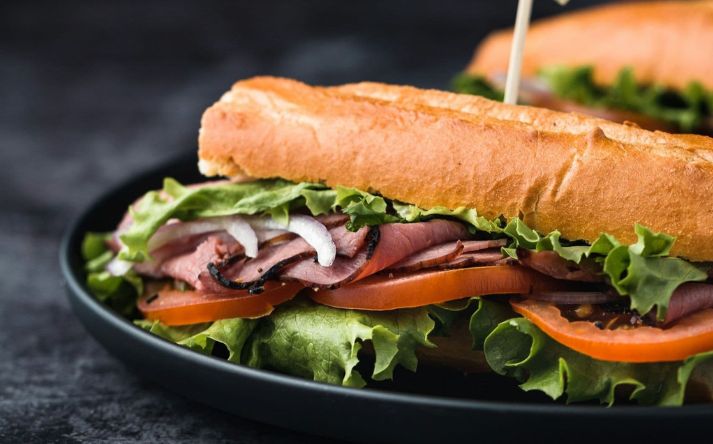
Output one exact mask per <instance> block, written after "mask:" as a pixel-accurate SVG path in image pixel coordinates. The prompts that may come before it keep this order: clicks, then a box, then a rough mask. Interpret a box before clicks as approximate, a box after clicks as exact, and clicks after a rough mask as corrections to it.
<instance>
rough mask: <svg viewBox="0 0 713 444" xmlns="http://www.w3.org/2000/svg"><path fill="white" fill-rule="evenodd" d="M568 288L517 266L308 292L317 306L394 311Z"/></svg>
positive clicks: (377, 279)
mask: <svg viewBox="0 0 713 444" xmlns="http://www.w3.org/2000/svg"><path fill="white" fill-rule="evenodd" d="M568 285H570V284H569V283H567V282H562V281H556V280H554V279H552V278H550V277H548V276H545V275H542V274H540V273H537V272H536V271H533V270H531V269H529V268H525V267H520V266H517V265H496V266H486V267H472V268H460V269H455V270H440V271H426V272H422V273H415V274H406V275H401V276H392V275H391V274H389V275H386V274H382V275H374V276H370V277H368V278H366V279H363V280H361V281H359V282H356V283H353V284H350V285H345V286H343V287H339V288H336V289H334V290H316V291H314V292H313V293H310V296H311V297H312V299H313V300H314V301H315V302H317V303H320V304H323V305H328V306H330V307H336V308H352V309H357V310H394V309H397V308H408V307H421V306H424V305H430V304H440V303H442V302H447V301H452V300H456V299H463V298H467V297H471V296H481V295H489V294H524V293H530V292H532V290H533V289H534V290H540V291H547V290H560V289H563V288H564V287H566V286H568Z"/></svg>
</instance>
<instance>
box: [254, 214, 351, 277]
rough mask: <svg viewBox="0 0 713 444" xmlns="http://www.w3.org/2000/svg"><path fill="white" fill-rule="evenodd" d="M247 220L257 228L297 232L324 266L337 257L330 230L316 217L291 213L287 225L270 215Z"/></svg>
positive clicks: (330, 263) (329, 264) (331, 262)
mask: <svg viewBox="0 0 713 444" xmlns="http://www.w3.org/2000/svg"><path fill="white" fill-rule="evenodd" d="M247 220H248V221H249V223H250V225H252V227H253V228H254V229H256V230H287V231H289V232H291V233H295V234H296V235H298V236H299V237H301V238H302V239H304V240H305V242H307V243H308V244H310V245H311V246H312V248H314V249H315V251H316V252H317V262H319V265H321V266H323V267H329V266H331V265H332V264H333V263H334V259H335V258H336V257H337V246H336V245H334V241H333V240H332V236H331V235H330V234H329V230H327V227H325V226H324V225H323V224H321V223H320V222H319V221H318V220H317V219H315V218H314V217H311V216H305V215H302V214H296V215H291V216H290V221H289V223H288V224H287V226H284V225H282V224H280V223H278V222H276V221H275V220H274V219H272V218H268V217H252V218H248V219H247Z"/></svg>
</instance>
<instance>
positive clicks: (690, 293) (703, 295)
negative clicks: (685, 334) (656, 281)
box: [664, 282, 713, 324]
mask: <svg viewBox="0 0 713 444" xmlns="http://www.w3.org/2000/svg"><path fill="white" fill-rule="evenodd" d="M706 308H713V285H712V284H702V283H698V282H687V283H685V284H681V285H679V287H678V288H676V291H674V292H673V295H672V296H671V301H670V302H669V305H668V310H667V311H666V318H665V320H664V324H670V323H672V322H675V321H677V320H679V319H681V318H684V317H686V316H688V315H690V314H693V313H695V312H697V311H700V310H705V309H706Z"/></svg>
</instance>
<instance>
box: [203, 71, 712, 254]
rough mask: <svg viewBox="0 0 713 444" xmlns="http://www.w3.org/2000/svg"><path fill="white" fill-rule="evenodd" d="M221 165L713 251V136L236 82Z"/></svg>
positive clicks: (409, 94) (213, 131) (444, 98)
mask: <svg viewBox="0 0 713 444" xmlns="http://www.w3.org/2000/svg"><path fill="white" fill-rule="evenodd" d="M199 145H200V150H199V157H200V168H201V170H202V172H203V173H204V174H207V175H225V176H237V175H241V174H247V175H249V176H253V177H283V178H286V179H289V180H293V181H315V182H317V181H318V182H323V183H325V184H327V185H329V186H336V185H343V186H350V187H356V188H360V189H365V190H372V191H376V192H379V193H381V194H382V195H384V196H386V197H388V198H392V199H396V200H400V201H404V202H409V203H413V204H416V205H419V206H421V207H424V208H430V207H434V206H439V205H441V206H446V207H449V208H456V207H459V206H466V207H471V208H476V209H477V210H478V211H479V212H480V213H481V214H482V215H484V216H487V217H491V218H493V217H497V216H500V215H504V216H506V217H514V216H520V217H522V218H524V220H525V222H527V223H528V224H529V225H530V226H531V227H533V228H534V229H536V230H538V231H540V232H549V231H551V230H555V229H559V230H560V231H561V232H562V235H563V237H565V238H567V239H571V240H577V239H582V240H586V241H590V242H591V241H593V240H594V239H595V238H596V237H597V236H598V235H599V234H600V233H602V232H608V233H610V234H613V235H614V236H616V237H618V238H619V239H621V240H622V241H625V242H633V241H635V237H634V234H633V225H634V224H635V223H641V224H644V225H646V226H648V227H650V228H652V229H653V230H657V231H663V232H666V233H669V234H672V235H675V236H677V237H678V241H677V242H676V245H675V246H674V250H673V252H672V253H673V254H675V255H679V256H684V257H688V258H690V259H692V260H700V261H712V260H713V223H712V221H713V139H710V138H707V137H703V136H689V135H680V136H679V135H670V134H666V133H661V132H648V131H645V130H641V129H638V128H634V127H630V126H625V125H619V124H615V123H611V122H607V121H604V120H600V119H595V118H588V117H583V116H579V115H574V114H563V113H558V112H554V111H548V110H543V109H537V108H531V107H525V106H511V105H504V104H501V103H498V102H493V101H489V100H487V99H483V98H480V97H474V96H466V95H458V94H451V93H445V92H439V91H424V90H419V89H416V88H410V87H399V86H389V85H381V84H370V83H365V84H357V85H346V86H342V87H335V88H315V87H310V86H307V85H305V84H302V83H299V82H296V81H292V80H287V79H278V78H270V77H260V78H254V79H250V80H245V81H242V82H238V83H236V84H235V85H234V86H233V88H232V90H231V91H230V92H228V93H226V94H225V95H224V96H223V98H222V99H221V100H220V101H219V102H217V103H216V104H214V105H213V106H212V107H210V108H209V109H208V110H207V111H206V112H205V114H204V115H203V120H202V128H201V131H200V137H199Z"/></svg>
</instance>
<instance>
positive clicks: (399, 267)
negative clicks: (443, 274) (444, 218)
mask: <svg viewBox="0 0 713 444" xmlns="http://www.w3.org/2000/svg"><path fill="white" fill-rule="evenodd" d="M462 251H463V242H461V241H459V240H458V241H455V242H448V243H445V244H441V245H436V246H435V247H431V248H426V249H425V250H421V251H419V252H418V253H416V254H412V255H411V256H409V257H407V258H406V259H404V260H402V261H399V262H397V263H396V264H394V265H392V266H390V267H389V268H388V270H389V271H398V272H406V271H417V270H421V269H424V268H432V267H435V266H437V265H440V264H443V263H446V262H450V261H452V260H453V259H455V258H456V257H458V255H460V254H461V252H462Z"/></svg>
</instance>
